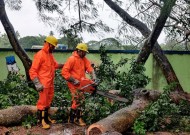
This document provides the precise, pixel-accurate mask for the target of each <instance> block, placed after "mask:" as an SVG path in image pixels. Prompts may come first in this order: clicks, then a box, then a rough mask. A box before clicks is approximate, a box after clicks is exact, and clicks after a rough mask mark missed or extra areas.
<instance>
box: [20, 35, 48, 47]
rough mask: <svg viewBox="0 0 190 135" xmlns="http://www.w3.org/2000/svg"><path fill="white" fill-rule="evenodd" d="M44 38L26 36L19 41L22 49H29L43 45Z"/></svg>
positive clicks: (40, 36)
mask: <svg viewBox="0 0 190 135" xmlns="http://www.w3.org/2000/svg"><path fill="white" fill-rule="evenodd" d="M45 37H46V36H42V35H39V36H26V37H23V38H20V39H19V42H20V45H21V46H22V48H31V47H32V46H33V45H43V42H44V39H45Z"/></svg>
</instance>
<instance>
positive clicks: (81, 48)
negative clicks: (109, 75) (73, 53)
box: [76, 43, 88, 53]
mask: <svg viewBox="0 0 190 135" xmlns="http://www.w3.org/2000/svg"><path fill="white" fill-rule="evenodd" d="M76 48H77V49H79V50H82V51H85V52H87V53H88V46H87V44H85V43H79V44H77V47H76Z"/></svg>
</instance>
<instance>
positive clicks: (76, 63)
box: [61, 51, 93, 87]
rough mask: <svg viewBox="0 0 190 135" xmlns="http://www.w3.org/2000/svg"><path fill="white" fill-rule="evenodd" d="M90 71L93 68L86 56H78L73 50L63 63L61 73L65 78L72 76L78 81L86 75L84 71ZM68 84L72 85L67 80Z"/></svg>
mask: <svg viewBox="0 0 190 135" xmlns="http://www.w3.org/2000/svg"><path fill="white" fill-rule="evenodd" d="M92 71H93V68H92V66H91V63H90V61H89V60H88V59H87V58H86V57H84V58H80V56H79V55H78V54H77V52H76V51H74V52H73V54H72V56H71V57H69V58H68V60H67V61H66V63H65V64H64V66H63V69H62V72H61V74H62V76H63V77H64V78H65V79H66V80H68V79H69V78H70V77H71V76H72V77H73V78H74V79H77V80H79V81H80V80H81V78H85V77H86V76H85V73H86V72H88V73H91V72H92ZM68 85H69V86H71V87H72V83H70V82H68Z"/></svg>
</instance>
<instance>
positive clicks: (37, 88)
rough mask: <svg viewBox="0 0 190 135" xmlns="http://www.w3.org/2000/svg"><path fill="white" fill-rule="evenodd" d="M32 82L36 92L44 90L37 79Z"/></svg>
mask: <svg viewBox="0 0 190 135" xmlns="http://www.w3.org/2000/svg"><path fill="white" fill-rule="evenodd" d="M32 82H33V83H34V85H35V88H36V90H37V91H38V92H41V91H43V89H44V86H43V85H42V84H41V83H40V81H39V79H38V78H37V77H35V78H34V79H33V80H32Z"/></svg>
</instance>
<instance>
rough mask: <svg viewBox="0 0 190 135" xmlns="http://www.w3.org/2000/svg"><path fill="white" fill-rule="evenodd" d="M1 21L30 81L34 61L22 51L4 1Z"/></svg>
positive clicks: (0, 14) (0, 4)
mask: <svg viewBox="0 0 190 135" xmlns="http://www.w3.org/2000/svg"><path fill="white" fill-rule="evenodd" d="M0 19H1V23H2V25H3V27H4V29H5V31H6V33H7V36H8V38H9V41H10V44H11V46H12V47H13V50H14V52H15V53H16V55H17V56H18V57H19V58H20V60H21V61H22V63H23V65H24V68H25V73H26V78H27V80H30V77H29V69H30V66H31V64H32V60H31V59H30V58H29V57H28V55H27V54H26V52H25V50H23V49H22V47H21V46H20V44H19V42H18V39H17V37H16V34H15V31H14V28H13V26H12V24H11V23H10V21H9V19H8V17H7V13H6V10H5V3H4V0H0Z"/></svg>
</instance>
